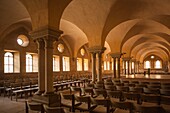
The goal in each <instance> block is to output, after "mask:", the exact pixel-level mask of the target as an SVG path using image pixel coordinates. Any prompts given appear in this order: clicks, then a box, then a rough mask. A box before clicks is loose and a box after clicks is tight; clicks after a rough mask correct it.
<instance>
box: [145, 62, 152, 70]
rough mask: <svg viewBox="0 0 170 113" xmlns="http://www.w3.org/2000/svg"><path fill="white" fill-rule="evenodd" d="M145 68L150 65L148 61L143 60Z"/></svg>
mask: <svg viewBox="0 0 170 113" xmlns="http://www.w3.org/2000/svg"><path fill="white" fill-rule="evenodd" d="M144 65H145V68H146V69H148V68H151V66H150V61H145V64H144Z"/></svg>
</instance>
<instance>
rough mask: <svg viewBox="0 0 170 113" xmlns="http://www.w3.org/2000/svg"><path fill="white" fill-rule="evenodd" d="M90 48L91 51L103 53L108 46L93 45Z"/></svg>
mask: <svg viewBox="0 0 170 113" xmlns="http://www.w3.org/2000/svg"><path fill="white" fill-rule="evenodd" d="M88 50H89V52H90V53H103V52H104V51H105V50H106V48H105V47H102V46H93V47H90V48H89V49H88Z"/></svg>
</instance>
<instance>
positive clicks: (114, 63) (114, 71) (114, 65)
mask: <svg viewBox="0 0 170 113" xmlns="http://www.w3.org/2000/svg"><path fill="white" fill-rule="evenodd" d="M113 74H114V78H116V58H113Z"/></svg>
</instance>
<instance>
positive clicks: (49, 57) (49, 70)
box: [44, 38, 54, 94]
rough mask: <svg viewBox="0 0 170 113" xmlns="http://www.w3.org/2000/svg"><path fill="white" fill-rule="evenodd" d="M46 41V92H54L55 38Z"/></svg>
mask: <svg viewBox="0 0 170 113" xmlns="http://www.w3.org/2000/svg"><path fill="white" fill-rule="evenodd" d="M44 41H45V94H50V93H53V92H54V91H53V39H48V38H47V39H44Z"/></svg>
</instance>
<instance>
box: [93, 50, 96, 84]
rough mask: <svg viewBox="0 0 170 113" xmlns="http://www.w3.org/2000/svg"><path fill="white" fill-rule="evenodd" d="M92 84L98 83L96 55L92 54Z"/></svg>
mask: <svg viewBox="0 0 170 113" xmlns="http://www.w3.org/2000/svg"><path fill="white" fill-rule="evenodd" d="M92 82H93V83H95V82H96V53H92Z"/></svg>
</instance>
